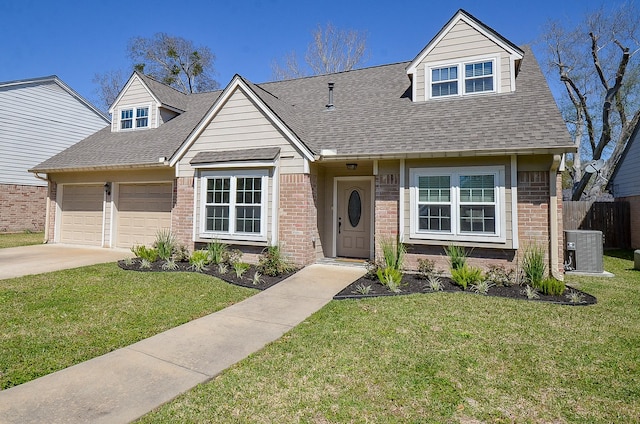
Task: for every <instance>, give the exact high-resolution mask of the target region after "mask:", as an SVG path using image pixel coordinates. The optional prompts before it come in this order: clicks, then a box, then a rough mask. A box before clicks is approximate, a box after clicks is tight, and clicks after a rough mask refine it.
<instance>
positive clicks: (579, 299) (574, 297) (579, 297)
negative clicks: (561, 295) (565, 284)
mask: <svg viewBox="0 0 640 424" xmlns="http://www.w3.org/2000/svg"><path fill="white" fill-rule="evenodd" d="M565 297H566V298H567V299H569V302H570V303H584V302H585V300H584V295H583V294H582V293H580V292H577V291H575V290H571V291H569V293H567V294H566V296H565Z"/></svg>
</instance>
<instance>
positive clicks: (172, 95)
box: [135, 71, 189, 111]
mask: <svg viewBox="0 0 640 424" xmlns="http://www.w3.org/2000/svg"><path fill="white" fill-rule="evenodd" d="M135 74H136V75H137V76H138V77H139V78H140V79H141V80H142V81H144V83H145V84H146V85H147V87H149V90H151V91H152V92H153V94H154V95H155V96H156V97H157V98H158V100H160V103H162V104H163V105H166V106H170V107H172V108H175V109H179V110H183V111H184V110H187V107H188V104H189V102H188V97H189V96H187V95H186V94H184V93H183V92H181V91H178V90H176V89H175V88H173V87H170V86H168V85H164V84H162V83H161V82H158V81H156V80H155V79H153V78H151V77H148V76H146V75H145V74H143V73H141V72H137V71H136V72H135Z"/></svg>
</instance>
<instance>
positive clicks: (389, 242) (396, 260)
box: [380, 237, 407, 271]
mask: <svg viewBox="0 0 640 424" xmlns="http://www.w3.org/2000/svg"><path fill="white" fill-rule="evenodd" d="M380 248H381V249H382V260H383V261H384V264H383V266H384V267H385V268H392V269H395V270H398V271H399V270H401V269H402V266H403V265H404V257H405V254H406V253H407V249H406V247H405V246H404V244H402V243H398V242H396V241H395V240H393V239H392V238H389V237H386V238H382V239H381V240H380Z"/></svg>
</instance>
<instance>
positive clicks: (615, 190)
mask: <svg viewBox="0 0 640 424" xmlns="http://www.w3.org/2000/svg"><path fill="white" fill-rule="evenodd" d="M607 189H609V191H610V192H611V194H613V196H614V197H615V200H616V201H626V202H629V207H630V215H631V220H630V221H631V247H632V248H633V249H640V123H638V124H637V125H636V127H635V129H634V130H633V134H632V135H631V137H630V138H629V141H628V142H627V145H626V146H625V149H624V152H622V155H621V156H620V159H618V162H617V163H616V165H615V170H614V171H613V175H612V176H611V179H610V180H609V183H608V185H607Z"/></svg>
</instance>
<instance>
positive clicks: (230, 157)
mask: <svg viewBox="0 0 640 424" xmlns="http://www.w3.org/2000/svg"><path fill="white" fill-rule="evenodd" d="M279 154H280V148H279V147H265V148H262V149H243V150H227V151H223V152H199V153H198V154H196V155H195V156H194V157H193V159H191V161H190V162H189V163H190V164H192V165H197V164H202V163H220V162H242V161H250V160H261V161H262V160H274V159H275V158H277V157H278V155H279Z"/></svg>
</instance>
